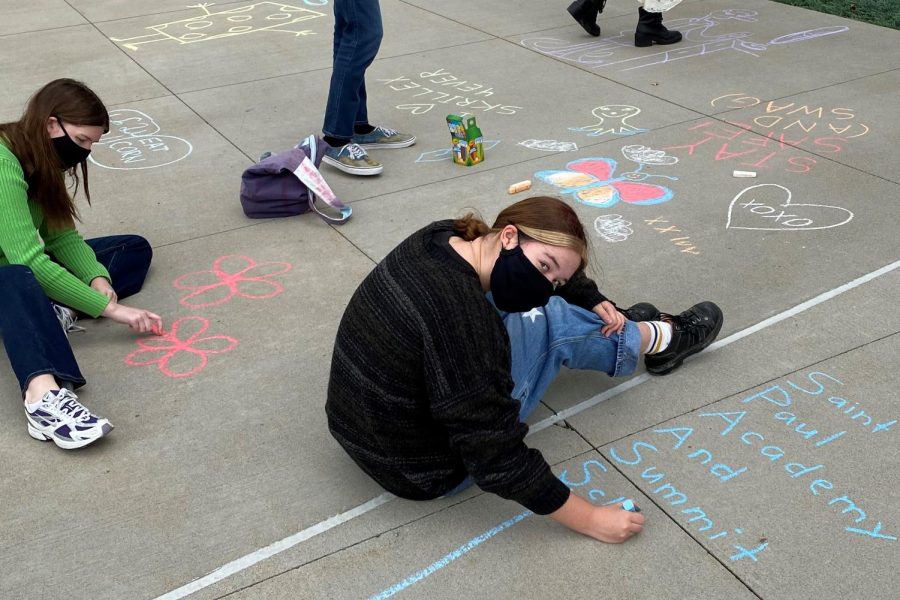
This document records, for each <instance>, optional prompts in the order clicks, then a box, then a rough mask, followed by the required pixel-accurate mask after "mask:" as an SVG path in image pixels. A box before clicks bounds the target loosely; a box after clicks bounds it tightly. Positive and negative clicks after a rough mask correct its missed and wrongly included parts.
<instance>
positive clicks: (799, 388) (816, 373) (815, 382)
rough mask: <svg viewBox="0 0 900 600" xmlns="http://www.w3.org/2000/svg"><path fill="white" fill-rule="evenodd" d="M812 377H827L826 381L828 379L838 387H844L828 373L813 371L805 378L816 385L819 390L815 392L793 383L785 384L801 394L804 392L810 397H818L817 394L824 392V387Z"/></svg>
mask: <svg viewBox="0 0 900 600" xmlns="http://www.w3.org/2000/svg"><path fill="white" fill-rule="evenodd" d="M813 375H821V376H822V377H827V378H828V379H830V380H832V381H836V382H837V383H838V384H840V385H844V384H843V383H841V382H840V381H839V380H837V379H835V378H834V377H832V376H831V375H829V374H828V373H823V372H822V371H813V372H812V373H810V374H809V375H807V376H806V377H807V378H808V379H809V380H810V381H812V382H813V383H814V384H816V385H817V386H818V387H819V389H817V390H815V391H810V390H807V389H804V388H802V387H800V386H799V385H797V384H796V383H793V382H791V381H788V382H787V383H788V385H789V386H791V387H792V388H794V389H795V390H800V391H801V392H805V393H807V394H809V395H810V396H818V395H819V394H821V393H822V392H824V391H825V385H824V384H822V383H821V382H819V381H816V378H815V377H813Z"/></svg>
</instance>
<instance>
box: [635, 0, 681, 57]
mask: <svg viewBox="0 0 900 600" xmlns="http://www.w3.org/2000/svg"><path fill="white" fill-rule="evenodd" d="M680 41H681V32H680V31H669V30H668V29H666V27H665V25H663V24H662V13H652V12H647V11H646V10H644V7H643V6H642V7H640V8H638V24H637V29H636V30H635V32H634V45H635V46H637V47H639V48H643V47H645V46H652V45H653V42H656V43H657V44H674V43H676V42H680Z"/></svg>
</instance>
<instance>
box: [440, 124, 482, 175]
mask: <svg viewBox="0 0 900 600" xmlns="http://www.w3.org/2000/svg"><path fill="white" fill-rule="evenodd" d="M447 127H448V128H449V129H450V141H451V148H452V150H453V162H455V163H456V164H458V165H465V166H467V167H468V166H471V165H477V164H478V163H480V162H481V161H483V160H484V144H483V142H484V137H483V136H482V134H481V129H479V128H478V124H477V123H476V122H475V117H469V118H467V119H465V120H463V118H462V117H460V116H457V115H447Z"/></svg>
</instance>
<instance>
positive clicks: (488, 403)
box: [325, 221, 605, 514]
mask: <svg viewBox="0 0 900 600" xmlns="http://www.w3.org/2000/svg"><path fill="white" fill-rule="evenodd" d="M451 224H452V222H451V221H439V222H437V223H433V224H432V225H430V226H428V227H426V228H424V229H422V230H420V231H418V232H416V233H414V234H413V235H412V236H410V237H409V238H407V239H406V240H405V241H403V242H402V243H401V244H400V245H399V246H397V248H395V249H394V250H393V251H392V252H391V253H390V254H388V255H387V257H385V259H384V260H383V261H382V262H381V263H380V264H379V265H378V266H377V267H375V269H374V270H373V271H372V272H371V273H370V274H369V275H368V276H367V277H366V279H365V280H364V281H363V282H362V284H361V285H360V286H359V288H358V289H357V290H356V293H355V294H354V295H353V297H352V298H351V300H350V303H349V305H348V306H347V309H346V311H345V312H344V316H343V319H342V320H341V324H340V328H339V329H338V333H337V339H336V340H335V344H334V355H333V357H332V363H331V378H330V381H329V384H328V401H327V403H326V405H325V410H326V412H327V414H328V425H329V429H330V430H331V433H332V435H334V437H335V439H337V441H338V442H339V443H340V444H341V446H343V448H344V449H345V450H346V451H347V453H348V454H349V455H350V456H351V457H352V458H353V459H354V460H355V461H356V463H357V464H358V465H359V466H360V467H361V468H362V469H363V471H365V472H366V473H368V474H369V475H370V476H371V477H372V478H373V479H374V480H375V481H377V482H378V483H379V484H381V486H382V487H384V488H385V489H386V490H388V491H390V492H392V493H394V494H396V495H398V496H400V497H403V498H409V499H413V500H425V499H431V498H437V497H439V496H441V495H443V494H445V493H446V492H448V491H450V490H452V489H453V488H454V487H456V486H457V485H458V484H459V483H461V482H462V480H463V479H465V477H466V475H467V474H471V475H472V478H473V479H474V480H475V483H476V484H478V486H479V487H480V488H481V489H483V490H485V491H487V492H493V493H495V494H498V495H499V496H502V497H503V498H508V499H511V500H515V501H517V502H519V503H521V504H522V505H524V506H525V507H526V508H528V509H530V510H532V511H533V512H535V513H537V514H547V513H551V512H554V511H555V510H556V509H558V508H559V507H560V506H562V505H563V504H564V503H565V501H566V500H567V499H568V497H569V489H568V488H567V487H566V485H565V484H563V483H562V482H561V481H560V480H559V479H557V478H556V476H555V475H553V473H552V472H551V471H550V467H549V466H548V465H547V463H546V461H544V458H543V456H541V453H540V452H539V451H537V450H534V449H531V448H528V447H527V446H526V445H525V443H524V441H523V439H524V437H525V434H526V433H527V431H528V428H527V426H526V425H524V424H522V423H520V422H519V404H518V402H517V401H516V400H514V399H512V398H511V397H510V393H511V392H512V389H513V381H512V378H511V376H510V347H509V338H508V336H507V334H506V328H505V327H504V325H503V321H502V320H501V319H500V316H499V315H498V314H497V311H496V310H495V309H494V307H493V306H492V305H491V304H490V303H489V302H488V301H487V299H486V298H485V294H484V291H482V289H481V285H480V283H479V281H478V275H477V274H476V273H475V270H474V269H473V268H472V267H471V266H470V265H469V264H468V263H466V262H465V261H464V260H463V259H462V257H460V256H459V255H458V254H457V253H456V251H455V250H453V248H451V246H450V245H449V243H448V241H447V240H448V239H449V235H450V232H451V231H452V229H451ZM559 293H560V295H562V296H563V297H564V298H565V299H566V300H568V301H569V302H571V303H573V304H577V305H579V306H582V307H584V308H588V309H590V308H592V307H593V306H595V305H596V304H597V303H599V302H600V301H602V300H604V299H605V298H604V297H603V295H602V294H600V292H599V291H598V290H597V286H596V284H594V282H593V281H591V280H590V279H588V278H587V277H586V276H584V275H583V274H579V275H577V276H575V277H573V278H572V280H571V281H570V283H568V284H567V285H566V286H564V287H563V288H561V289H560V290H559Z"/></svg>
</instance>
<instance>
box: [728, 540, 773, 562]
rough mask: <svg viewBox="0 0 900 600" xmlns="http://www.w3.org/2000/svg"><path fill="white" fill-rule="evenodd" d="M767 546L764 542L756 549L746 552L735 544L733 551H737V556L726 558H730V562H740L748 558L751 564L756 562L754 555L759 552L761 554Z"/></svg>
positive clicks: (767, 543)
mask: <svg viewBox="0 0 900 600" xmlns="http://www.w3.org/2000/svg"><path fill="white" fill-rule="evenodd" d="M768 545H769V542H766V543H764V544H760V545H759V546H757V547H756V548H753V549H752V550H747V549H746V548H744V547H743V546H738V545H737V544H735V545H734V549H735V550H739V551H740V552H738V553H737V554H732V555H731V556H729V557H728V558H730V559H731V560H740V559H742V558H744V557H745V556H746V557H748V558H750V559H751V560H752V561H753V562H757V560H756V555H757V554H759V553H760V552H762V551H763V550H765V549H766V547H767V546H768Z"/></svg>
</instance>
